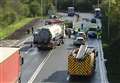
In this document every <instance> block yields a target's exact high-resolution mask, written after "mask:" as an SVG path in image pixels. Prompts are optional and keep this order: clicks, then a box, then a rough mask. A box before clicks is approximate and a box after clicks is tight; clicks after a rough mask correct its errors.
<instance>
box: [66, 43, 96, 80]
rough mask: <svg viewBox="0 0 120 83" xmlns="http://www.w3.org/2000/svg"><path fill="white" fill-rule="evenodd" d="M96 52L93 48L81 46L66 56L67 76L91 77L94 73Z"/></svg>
mask: <svg viewBox="0 0 120 83" xmlns="http://www.w3.org/2000/svg"><path fill="white" fill-rule="evenodd" d="M96 56H97V51H96V49H95V48H94V47H88V46H87V45H81V46H80V48H75V49H74V50H72V52H70V54H69V55H68V75H69V76H70V78H72V77H73V76H86V77H87V76H88V77H89V76H91V75H93V74H94V72H95V64H96Z"/></svg>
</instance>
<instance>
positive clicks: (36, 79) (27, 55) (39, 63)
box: [21, 14, 105, 83]
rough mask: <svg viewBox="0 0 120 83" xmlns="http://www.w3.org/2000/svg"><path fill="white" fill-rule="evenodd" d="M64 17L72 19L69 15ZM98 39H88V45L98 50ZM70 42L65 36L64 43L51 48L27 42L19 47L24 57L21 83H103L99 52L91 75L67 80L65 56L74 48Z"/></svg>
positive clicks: (71, 41)
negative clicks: (32, 45)
mask: <svg viewBox="0 0 120 83" xmlns="http://www.w3.org/2000/svg"><path fill="white" fill-rule="evenodd" d="M83 15H85V14H83ZM88 16H89V15H88ZM65 18H67V19H70V20H71V19H73V18H71V17H64V19H65ZM99 41H100V40H97V39H88V45H89V46H92V47H95V48H96V49H97V50H98V52H100V51H99V50H100V43H99ZM72 44H73V39H68V38H66V39H65V44H64V45H62V46H59V47H56V48H55V49H52V50H39V49H37V47H30V45H29V44H28V45H26V46H24V47H23V48H22V49H21V54H22V56H23V57H24V64H23V66H22V75H21V77H22V83H46V82H47V83H51V82H52V83H53V82H57V83H72V82H77V83H103V79H102V75H104V72H102V71H101V67H102V66H101V64H100V62H101V59H100V57H101V55H100V53H99V55H98V57H97V58H96V69H95V73H94V75H93V76H92V77H89V78H84V77H77V78H75V79H73V80H69V76H68V74H67V61H68V59H67V58H68V54H69V53H70V52H71V50H72V49H73V48H74V46H73V45H72ZM104 83H105V82H104Z"/></svg>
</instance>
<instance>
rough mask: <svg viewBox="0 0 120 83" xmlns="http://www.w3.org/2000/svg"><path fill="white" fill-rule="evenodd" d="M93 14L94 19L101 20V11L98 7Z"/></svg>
mask: <svg viewBox="0 0 120 83" xmlns="http://www.w3.org/2000/svg"><path fill="white" fill-rule="evenodd" d="M94 12H95V18H99V19H101V18H102V13H101V9H100V8H99V7H98V8H95V9H94Z"/></svg>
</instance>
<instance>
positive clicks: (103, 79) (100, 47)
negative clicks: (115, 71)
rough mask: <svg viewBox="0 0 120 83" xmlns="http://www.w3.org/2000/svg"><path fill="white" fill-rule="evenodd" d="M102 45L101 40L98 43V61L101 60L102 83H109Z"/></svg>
mask: <svg viewBox="0 0 120 83" xmlns="http://www.w3.org/2000/svg"><path fill="white" fill-rule="evenodd" d="M100 43H101V42H100V40H99V41H97V46H98V50H99V55H98V59H99V68H100V77H101V83H109V82H108V79H107V76H106V70H105V64H104V57H103V51H102V45H100Z"/></svg>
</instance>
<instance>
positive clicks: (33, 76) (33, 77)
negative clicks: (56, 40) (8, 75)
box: [28, 50, 53, 83]
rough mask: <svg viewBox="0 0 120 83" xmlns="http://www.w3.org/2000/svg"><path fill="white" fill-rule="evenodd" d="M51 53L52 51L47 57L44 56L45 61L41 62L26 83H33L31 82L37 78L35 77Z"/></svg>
mask: <svg viewBox="0 0 120 83" xmlns="http://www.w3.org/2000/svg"><path fill="white" fill-rule="evenodd" d="M52 53H53V50H51V51H50V53H49V54H48V56H46V57H45V59H44V60H43V61H42V63H41V64H40V65H39V66H38V68H37V69H36V71H35V72H34V74H33V75H32V76H31V78H30V79H29V80H28V83H33V81H34V80H35V78H36V77H37V75H38V74H39V72H40V71H41V70H42V68H43V66H44V65H45V63H46V62H47V60H48V59H49V57H50V55H51V54H52Z"/></svg>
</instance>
